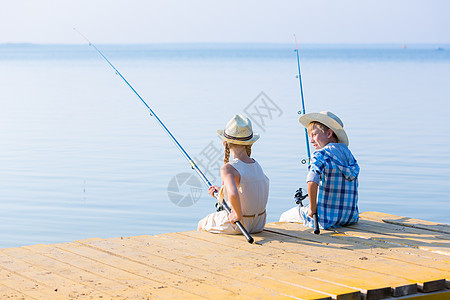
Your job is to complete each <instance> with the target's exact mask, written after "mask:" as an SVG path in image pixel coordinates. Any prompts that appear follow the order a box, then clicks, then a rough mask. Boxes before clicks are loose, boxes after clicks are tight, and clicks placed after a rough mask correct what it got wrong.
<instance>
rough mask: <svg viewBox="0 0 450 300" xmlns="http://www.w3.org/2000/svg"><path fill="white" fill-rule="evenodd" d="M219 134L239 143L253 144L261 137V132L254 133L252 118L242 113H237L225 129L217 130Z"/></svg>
mask: <svg viewBox="0 0 450 300" xmlns="http://www.w3.org/2000/svg"><path fill="white" fill-rule="evenodd" d="M217 134H218V135H219V136H220V137H221V138H222V140H224V141H227V142H229V143H231V144H238V145H251V144H253V143H254V142H256V141H257V140H258V139H259V134H257V133H253V130H252V122H251V121H250V119H248V118H246V117H244V116H242V115H235V116H234V117H233V119H231V120H230V121H229V122H228V124H227V126H226V127H225V130H217Z"/></svg>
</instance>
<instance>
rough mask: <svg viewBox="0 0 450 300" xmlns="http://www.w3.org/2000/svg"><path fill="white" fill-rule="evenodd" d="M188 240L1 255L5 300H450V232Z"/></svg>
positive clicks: (407, 223)
mask: <svg viewBox="0 0 450 300" xmlns="http://www.w3.org/2000/svg"><path fill="white" fill-rule="evenodd" d="M311 231H312V230H311V229H310V228H305V227H303V226H302V225H300V224H296V223H270V224H267V226H266V229H265V230H264V231H263V232H262V233H259V234H255V235H253V237H254V238H255V243H254V244H248V243H247V242H246V240H245V239H244V238H243V237H242V236H230V235H219V234H211V233H206V232H197V231H188V232H179V233H168V234H162V235H158V236H135V237H118V238H110V239H100V238H92V239H87V240H82V241H75V242H73V243H62V244H53V245H33V246H24V247H21V248H8V249H1V250H0V299H160V298H161V299H185V298H187V299H202V298H206V299H238V298H239V299H241V298H242V299H255V298H256V299H272V298H273V299H385V298H395V299H403V298H407V299H450V290H449V288H450V284H449V280H450V226H448V225H445V224H436V223H432V222H427V221H423V220H417V219H410V218H406V217H399V216H394V215H388V214H382V213H376V212H366V213H362V214H361V219H360V222H359V223H358V224H356V225H353V226H349V227H344V228H337V229H333V230H324V231H322V232H321V234H320V235H314V234H313V233H312V232H311Z"/></svg>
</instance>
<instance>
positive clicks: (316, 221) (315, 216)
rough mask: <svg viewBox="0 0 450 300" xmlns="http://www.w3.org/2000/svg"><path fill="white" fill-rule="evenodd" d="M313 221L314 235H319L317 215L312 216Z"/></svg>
mask: <svg viewBox="0 0 450 300" xmlns="http://www.w3.org/2000/svg"><path fill="white" fill-rule="evenodd" d="M313 221H314V234H319V233H320V228H319V217H317V213H314V214H313Z"/></svg>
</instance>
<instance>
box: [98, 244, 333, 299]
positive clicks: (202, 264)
mask: <svg viewBox="0 0 450 300" xmlns="http://www.w3.org/2000/svg"><path fill="white" fill-rule="evenodd" d="M161 241H163V239H161V238H157V237H152V236H146V239H145V241H142V240H140V239H135V238H120V239H107V240H95V241H92V240H89V244H90V245H91V246H95V247H101V248H102V249H109V250H108V251H114V249H115V248H117V247H132V248H137V249H140V250H142V251H145V252H146V253H150V254H152V255H156V256H160V257H164V258H166V259H169V260H171V261H178V262H180V263H183V264H187V265H189V266H193V267H197V268H201V269H203V270H205V271H206V270H207V271H209V272H212V273H215V274H217V275H219V276H222V277H224V278H226V279H227V280H228V279H231V280H235V278H239V280H241V281H245V282H246V283H249V284H251V285H250V286H249V288H248V290H249V291H251V293H252V295H253V296H261V297H267V296H270V297H271V298H272V297H275V296H276V295H277V293H276V292H274V291H275V290H274V289H269V288H264V286H266V287H272V286H273V285H272V283H271V282H269V280H267V279H264V278H262V279H261V278H258V277H256V276H250V278H249V277H247V276H246V274H243V273H242V272H241V271H239V270H238V269H237V268H234V260H232V259H230V257H229V256H228V255H216V256H214V257H213V258H208V259H206V258H205V257H204V256H203V253H204V251H202V247H199V245H191V246H189V248H188V249H187V250H186V251H179V250H178V249H179V246H178V245H179V244H180V242H182V241H180V240H175V241H172V240H171V241H169V245H166V248H164V247H163V246H162V245H161V244H162V243H161ZM217 250H218V249H217V248H215V249H212V251H209V250H208V251H209V252H210V253H212V254H214V253H215V252H217ZM224 251H225V252H227V253H229V252H230V251H229V249H224ZM144 256H145V254H144ZM224 258H227V260H226V263H225V264H224V263H218V262H223V261H224ZM221 271H222V272H221ZM233 275H234V276H233ZM257 283H260V284H257ZM276 283H277V282H275V284H276ZM261 288H263V289H262V290H261ZM292 290H293V288H292V287H290V289H289V291H287V289H286V287H283V286H282V285H280V284H278V285H277V288H276V291H278V292H279V293H281V296H282V297H283V298H285V297H286V296H288V295H292V293H289V292H292ZM297 292H301V295H300V294H295V295H296V296H298V297H300V298H304V299H328V298H330V297H329V296H327V295H323V294H319V293H312V292H308V291H305V290H300V291H297Z"/></svg>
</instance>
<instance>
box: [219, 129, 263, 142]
mask: <svg viewBox="0 0 450 300" xmlns="http://www.w3.org/2000/svg"><path fill="white" fill-rule="evenodd" d="M223 133H224V130H220V129H219V130H217V134H218V135H219V136H220V138H221V139H222V140H223V141H226V142H228V143H231V144H236V145H251V144H253V143H254V142H256V141H257V140H259V134H258V133H253V137H252V138H251V139H249V140H246V141H240V140H234V139H229V138H226V137H225V136H224V134H223Z"/></svg>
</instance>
